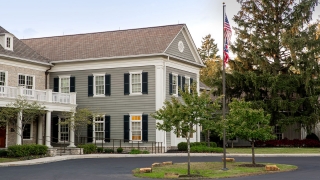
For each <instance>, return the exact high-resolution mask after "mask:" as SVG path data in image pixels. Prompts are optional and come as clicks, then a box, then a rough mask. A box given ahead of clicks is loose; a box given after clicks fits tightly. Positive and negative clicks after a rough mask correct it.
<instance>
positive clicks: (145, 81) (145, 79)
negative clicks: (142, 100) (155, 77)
mask: <svg viewBox="0 0 320 180" xmlns="http://www.w3.org/2000/svg"><path fill="white" fill-rule="evenodd" d="M142 94H148V72H143V73H142Z"/></svg>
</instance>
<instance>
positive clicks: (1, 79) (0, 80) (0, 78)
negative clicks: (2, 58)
mask: <svg viewBox="0 0 320 180" xmlns="http://www.w3.org/2000/svg"><path fill="white" fill-rule="evenodd" d="M0 86H6V73H5V72H2V71H0Z"/></svg>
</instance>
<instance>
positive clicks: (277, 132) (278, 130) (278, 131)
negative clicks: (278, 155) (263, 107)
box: [274, 125, 282, 140]
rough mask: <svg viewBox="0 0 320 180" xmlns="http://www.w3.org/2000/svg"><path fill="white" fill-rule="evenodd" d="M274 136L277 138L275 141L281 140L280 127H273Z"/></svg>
mask: <svg viewBox="0 0 320 180" xmlns="http://www.w3.org/2000/svg"><path fill="white" fill-rule="evenodd" d="M274 134H275V135H276V137H277V140H281V139H282V132H281V127H280V126H278V125H276V126H274Z"/></svg>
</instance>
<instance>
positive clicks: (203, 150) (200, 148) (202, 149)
mask: <svg viewBox="0 0 320 180" xmlns="http://www.w3.org/2000/svg"><path fill="white" fill-rule="evenodd" d="M190 152H192V153H222V152H223V149H222V148H219V147H215V148H214V147H207V146H193V147H190Z"/></svg>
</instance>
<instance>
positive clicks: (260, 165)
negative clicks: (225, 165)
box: [238, 164, 266, 167]
mask: <svg viewBox="0 0 320 180" xmlns="http://www.w3.org/2000/svg"><path fill="white" fill-rule="evenodd" d="M238 166H239V167H265V166H266V165H265V164H240V165H238Z"/></svg>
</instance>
